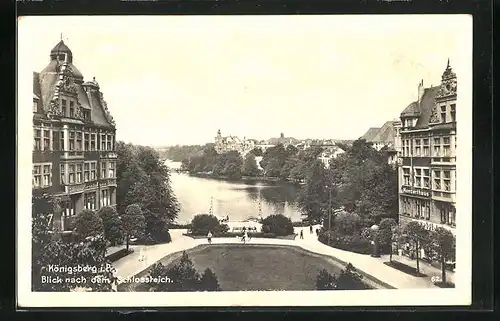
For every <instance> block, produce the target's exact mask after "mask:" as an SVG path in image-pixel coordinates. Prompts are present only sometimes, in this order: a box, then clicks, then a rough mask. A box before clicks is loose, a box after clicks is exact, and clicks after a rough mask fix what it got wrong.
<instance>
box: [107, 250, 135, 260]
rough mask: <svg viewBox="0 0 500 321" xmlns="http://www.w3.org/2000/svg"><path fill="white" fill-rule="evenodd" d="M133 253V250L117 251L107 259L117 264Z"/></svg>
mask: <svg viewBox="0 0 500 321" xmlns="http://www.w3.org/2000/svg"><path fill="white" fill-rule="evenodd" d="M132 252H133V251H132V250H127V249H121V250H119V251H116V252H115V253H113V254H110V255H107V256H106V259H108V260H109V261H110V262H115V261H118V260H119V259H121V258H123V257H125V256H127V255H129V254H130V253H132Z"/></svg>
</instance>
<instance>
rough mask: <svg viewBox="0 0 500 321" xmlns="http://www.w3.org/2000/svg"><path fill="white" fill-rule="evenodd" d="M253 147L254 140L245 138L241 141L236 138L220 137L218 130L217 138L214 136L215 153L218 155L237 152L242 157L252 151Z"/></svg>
mask: <svg viewBox="0 0 500 321" xmlns="http://www.w3.org/2000/svg"><path fill="white" fill-rule="evenodd" d="M255 145H256V141H255V140H254V139H246V137H244V138H243V140H241V139H240V138H239V137H237V136H226V137H222V134H221V132H220V129H219V130H218V131H217V136H215V151H216V152H217V153H219V154H221V153H226V152H229V151H237V152H238V153H240V154H242V155H243V156H244V155H246V154H247V153H248V152H249V151H251V150H252V149H254V147H255Z"/></svg>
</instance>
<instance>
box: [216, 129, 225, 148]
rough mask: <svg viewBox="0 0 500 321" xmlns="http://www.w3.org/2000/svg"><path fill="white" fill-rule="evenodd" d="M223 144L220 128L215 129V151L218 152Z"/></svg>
mask: <svg viewBox="0 0 500 321" xmlns="http://www.w3.org/2000/svg"><path fill="white" fill-rule="evenodd" d="M223 147H224V146H222V135H221V133H220V129H219V130H218V131H217V136H215V151H216V152H217V153H220V152H221V151H222V149H223Z"/></svg>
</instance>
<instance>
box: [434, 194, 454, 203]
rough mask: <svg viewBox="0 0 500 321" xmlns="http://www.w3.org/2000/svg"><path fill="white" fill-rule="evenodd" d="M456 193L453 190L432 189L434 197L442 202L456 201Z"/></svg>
mask: <svg viewBox="0 0 500 321" xmlns="http://www.w3.org/2000/svg"><path fill="white" fill-rule="evenodd" d="M455 197H456V193H455V192H453V191H432V199H433V200H436V201H441V202H447V203H455Z"/></svg>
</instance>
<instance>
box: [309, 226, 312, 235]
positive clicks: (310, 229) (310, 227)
mask: <svg viewBox="0 0 500 321" xmlns="http://www.w3.org/2000/svg"><path fill="white" fill-rule="evenodd" d="M309 234H313V226H312V224H311V225H310V226H309Z"/></svg>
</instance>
